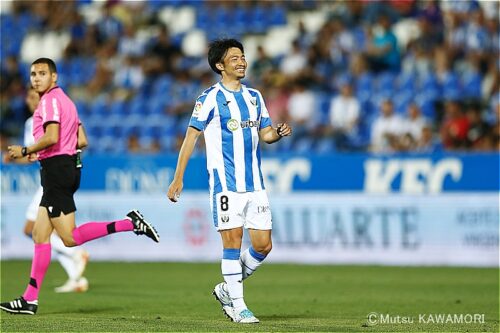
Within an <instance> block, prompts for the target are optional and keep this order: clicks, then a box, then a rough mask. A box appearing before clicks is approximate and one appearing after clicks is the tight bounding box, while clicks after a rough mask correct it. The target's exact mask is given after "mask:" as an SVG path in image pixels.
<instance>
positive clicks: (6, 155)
mask: <svg viewBox="0 0 500 333" xmlns="http://www.w3.org/2000/svg"><path fill="white" fill-rule="evenodd" d="M11 162H12V159H11V158H10V156H9V153H8V152H5V153H3V154H2V163H3V164H9V163H11Z"/></svg>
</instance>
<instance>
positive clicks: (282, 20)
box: [266, 3, 287, 27]
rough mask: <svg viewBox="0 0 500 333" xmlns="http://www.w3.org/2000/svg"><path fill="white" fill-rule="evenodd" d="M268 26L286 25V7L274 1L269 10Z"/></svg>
mask: <svg viewBox="0 0 500 333" xmlns="http://www.w3.org/2000/svg"><path fill="white" fill-rule="evenodd" d="M266 17H267V20H268V27H269V26H276V25H286V23H287V17H286V9H285V8H284V7H283V6H282V5H281V4H279V3H273V4H272V5H271V10H270V11H268V13H267V15H266Z"/></svg>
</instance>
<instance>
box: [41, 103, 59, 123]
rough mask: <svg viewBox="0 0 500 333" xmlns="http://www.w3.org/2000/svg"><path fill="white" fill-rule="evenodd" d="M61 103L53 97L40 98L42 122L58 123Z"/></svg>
mask: <svg viewBox="0 0 500 333" xmlns="http://www.w3.org/2000/svg"><path fill="white" fill-rule="evenodd" d="M60 112H61V103H60V102H59V100H58V99H57V98H55V97H49V98H45V99H43V100H42V123H43V124H44V125H45V124H46V123H49V122H50V123H54V122H55V123H59V122H60V121H61V113H60Z"/></svg>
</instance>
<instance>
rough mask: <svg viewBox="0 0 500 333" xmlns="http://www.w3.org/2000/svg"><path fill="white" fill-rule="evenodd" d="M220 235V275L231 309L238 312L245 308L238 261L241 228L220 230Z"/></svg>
mask: <svg viewBox="0 0 500 333" xmlns="http://www.w3.org/2000/svg"><path fill="white" fill-rule="evenodd" d="M220 235H221V238H222V245H223V251H222V261H221V270H222V276H223V277H224V281H225V282H226V287H227V291H228V293H229V295H230V298H231V303H232V307H233V309H234V310H233V311H234V313H235V314H238V313H240V312H241V311H243V310H244V309H246V308H247V306H246V304H245V301H244V298H243V277H242V269H241V265H240V263H239V258H240V248H241V242H242V237H243V228H242V227H239V228H234V229H229V230H221V231H220ZM230 317H231V316H230ZM232 319H234V318H232Z"/></svg>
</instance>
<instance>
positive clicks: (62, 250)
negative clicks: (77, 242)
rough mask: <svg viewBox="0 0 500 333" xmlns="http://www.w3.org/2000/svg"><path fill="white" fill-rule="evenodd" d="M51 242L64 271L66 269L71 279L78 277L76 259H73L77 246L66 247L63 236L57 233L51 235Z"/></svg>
mask: <svg viewBox="0 0 500 333" xmlns="http://www.w3.org/2000/svg"><path fill="white" fill-rule="evenodd" d="M50 243H51V244H52V250H53V251H54V253H55V257H56V259H57V260H58V261H59V263H60V264H61V266H62V268H63V269H64V271H66V274H67V275H68V278H69V279H70V280H76V279H78V270H77V267H76V263H75V260H74V259H73V255H74V254H75V251H76V248H74V247H66V246H65V245H64V243H63V241H62V240H61V238H60V237H59V236H58V235H56V234H52V235H51V236H50Z"/></svg>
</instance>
